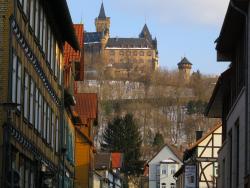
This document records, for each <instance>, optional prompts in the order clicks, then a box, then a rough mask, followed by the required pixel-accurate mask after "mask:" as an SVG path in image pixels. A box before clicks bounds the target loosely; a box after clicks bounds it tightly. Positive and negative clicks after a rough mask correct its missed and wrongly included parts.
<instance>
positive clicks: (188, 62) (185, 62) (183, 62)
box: [178, 57, 193, 66]
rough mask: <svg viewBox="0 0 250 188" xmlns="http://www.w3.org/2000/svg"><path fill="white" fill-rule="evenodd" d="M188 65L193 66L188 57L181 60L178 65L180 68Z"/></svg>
mask: <svg viewBox="0 0 250 188" xmlns="http://www.w3.org/2000/svg"><path fill="white" fill-rule="evenodd" d="M186 64H188V65H193V64H192V63H190V61H189V60H188V59H187V58H186V57H183V58H182V59H181V61H180V62H179V63H178V66H181V65H186Z"/></svg>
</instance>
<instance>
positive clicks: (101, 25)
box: [95, 3, 110, 35]
mask: <svg viewBox="0 0 250 188" xmlns="http://www.w3.org/2000/svg"><path fill="white" fill-rule="evenodd" d="M95 26H96V31H97V32H104V33H105V34H108V35H109V28H110V17H106V14H105V10H104V6H103V3H102V5H101V9H100V13H99V16H98V17H97V18H96V19H95Z"/></svg>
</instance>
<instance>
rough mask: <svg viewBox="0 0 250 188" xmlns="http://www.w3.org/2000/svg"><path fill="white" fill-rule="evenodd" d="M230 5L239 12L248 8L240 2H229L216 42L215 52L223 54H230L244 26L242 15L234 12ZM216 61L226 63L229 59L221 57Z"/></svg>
mask: <svg viewBox="0 0 250 188" xmlns="http://www.w3.org/2000/svg"><path fill="white" fill-rule="evenodd" d="M232 4H234V5H235V6H237V7H238V8H239V10H242V9H243V11H244V10H245V9H246V8H247V7H248V5H247V4H246V3H244V2H243V1H241V3H237V2H235V1H234V3H233V1H230V3H229V6H228V9H227V13H226V16H225V19H224V22H223V25H222V29H221V32H220V35H219V38H218V39H217V40H216V42H217V45H216V50H217V51H219V52H220V53H224V54H230V52H232V51H233V50H234V46H235V45H236V43H237V41H238V39H239V37H241V35H243V32H242V31H243V27H244V24H245V18H244V15H243V14H241V13H240V12H239V11H238V10H235V8H234V7H232ZM226 56H227V55H226ZM218 60H220V61H224V60H225V61H228V60H229V59H228V58H225V57H223V58H218Z"/></svg>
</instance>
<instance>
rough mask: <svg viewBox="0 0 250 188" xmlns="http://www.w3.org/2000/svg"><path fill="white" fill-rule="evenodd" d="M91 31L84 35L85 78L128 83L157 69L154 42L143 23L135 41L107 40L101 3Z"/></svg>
mask: <svg viewBox="0 0 250 188" xmlns="http://www.w3.org/2000/svg"><path fill="white" fill-rule="evenodd" d="M95 26H96V31H95V32H85V33H84V59H85V77H86V79H96V78H97V77H99V76H100V75H104V76H105V78H106V79H114V80H130V79H139V78H142V77H145V76H148V75H150V73H152V72H153V71H154V70H156V69H157V68H158V66H159V64H158V50H157V40H156V38H155V39H153V38H152V36H151V33H150V32H149V29H148V27H147V25H146V24H145V25H144V27H143V29H142V31H141V33H140V34H139V37H138V38H119V37H114V38H112V37H110V17H107V16H106V14H105V10H104V6H103V3H102V4H101V9H100V13H99V16H98V17H97V18H96V19H95Z"/></svg>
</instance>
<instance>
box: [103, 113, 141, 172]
mask: <svg viewBox="0 0 250 188" xmlns="http://www.w3.org/2000/svg"><path fill="white" fill-rule="evenodd" d="M141 143H142V141H141V135H140V131H139V129H138V126H137V124H136V122H135V120H134V118H133V115H131V114H127V115H125V116H124V117H116V118H114V119H113V120H112V121H111V122H109V123H108V126H107V128H106V129H105V130H104V134H103V142H102V143H101V147H102V149H103V150H104V151H109V152H121V153H123V154H124V165H123V167H122V171H123V172H124V173H125V175H139V174H140V173H141V172H142V167H143V163H142V162H141V161H140V157H141V153H140V148H141Z"/></svg>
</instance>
